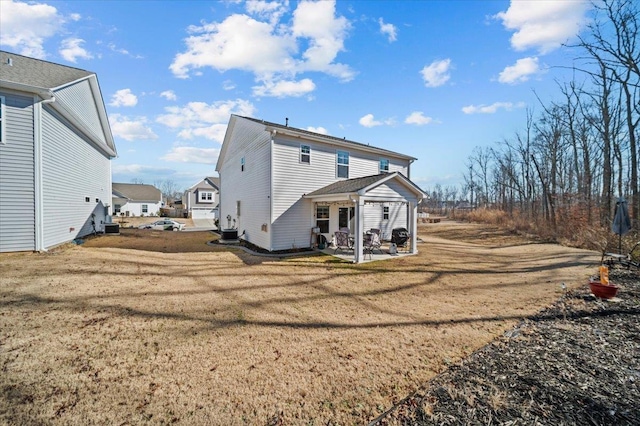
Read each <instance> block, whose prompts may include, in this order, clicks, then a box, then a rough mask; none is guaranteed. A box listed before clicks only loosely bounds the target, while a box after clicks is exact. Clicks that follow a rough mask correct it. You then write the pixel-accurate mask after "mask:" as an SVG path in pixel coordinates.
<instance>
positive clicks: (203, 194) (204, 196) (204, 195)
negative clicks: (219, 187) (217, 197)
mask: <svg viewBox="0 0 640 426" xmlns="http://www.w3.org/2000/svg"><path fill="white" fill-rule="evenodd" d="M198 194H200V196H199V197H198V201H200V202H201V203H213V192H211V191H199V192H198Z"/></svg>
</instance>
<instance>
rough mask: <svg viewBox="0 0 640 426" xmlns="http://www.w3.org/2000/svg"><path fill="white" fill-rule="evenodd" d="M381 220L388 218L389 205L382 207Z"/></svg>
mask: <svg viewBox="0 0 640 426" xmlns="http://www.w3.org/2000/svg"><path fill="white" fill-rule="evenodd" d="M382 220H389V207H387V206H384V207H382Z"/></svg>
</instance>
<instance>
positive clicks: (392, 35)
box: [378, 18, 398, 43]
mask: <svg viewBox="0 0 640 426" xmlns="http://www.w3.org/2000/svg"><path fill="white" fill-rule="evenodd" d="M378 24H380V33H382V34H385V35H386V36H387V38H388V39H389V43H391V42H394V41H396V40H397V39H398V29H397V28H396V26H395V25H393V24H385V23H384V21H383V20H382V18H380V19H378Z"/></svg>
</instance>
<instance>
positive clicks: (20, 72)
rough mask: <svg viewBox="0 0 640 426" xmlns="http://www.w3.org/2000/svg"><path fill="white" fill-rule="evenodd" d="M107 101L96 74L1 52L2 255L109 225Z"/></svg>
mask: <svg viewBox="0 0 640 426" xmlns="http://www.w3.org/2000/svg"><path fill="white" fill-rule="evenodd" d="M102 99H103V98H102V94H101V92H100V86H99V85H98V78H97V76H96V74H95V73H93V72H90V71H85V70H81V69H78V68H72V67H68V66H64V65H59V64H54V63H51V62H47V61H42V60H40V59H34V58H29V57H26V56H21V55H17V54H14V53H9V52H5V51H0V252H10V251H34V250H38V251H39V250H46V249H48V248H50V247H52V246H55V245H58V244H61V243H64V242H67V241H71V240H73V239H75V238H78V237H82V236H84V235H87V234H89V233H92V232H102V231H103V230H104V224H105V223H106V222H109V221H110V216H109V204H110V202H111V161H110V160H111V159H112V158H114V157H115V156H116V148H115V144H114V142H113V136H112V134H111V129H110V127H109V121H108V119H107V113H106V110H105V106H104V102H103V100H102Z"/></svg>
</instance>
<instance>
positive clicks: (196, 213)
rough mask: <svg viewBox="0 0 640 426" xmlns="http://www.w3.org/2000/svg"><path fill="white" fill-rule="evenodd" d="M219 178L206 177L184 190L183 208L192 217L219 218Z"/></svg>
mask: <svg viewBox="0 0 640 426" xmlns="http://www.w3.org/2000/svg"><path fill="white" fill-rule="evenodd" d="M219 202H220V178H217V177H206V178H204V179H202V180H201V181H200V182H198V183H196V184H195V185H193V186H192V187H191V188H189V189H187V190H186V191H185V192H184V201H183V203H182V204H183V208H185V209H186V210H187V212H188V214H189V217H191V218H192V219H211V220H216V219H218V218H219V214H218V203H219Z"/></svg>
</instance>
